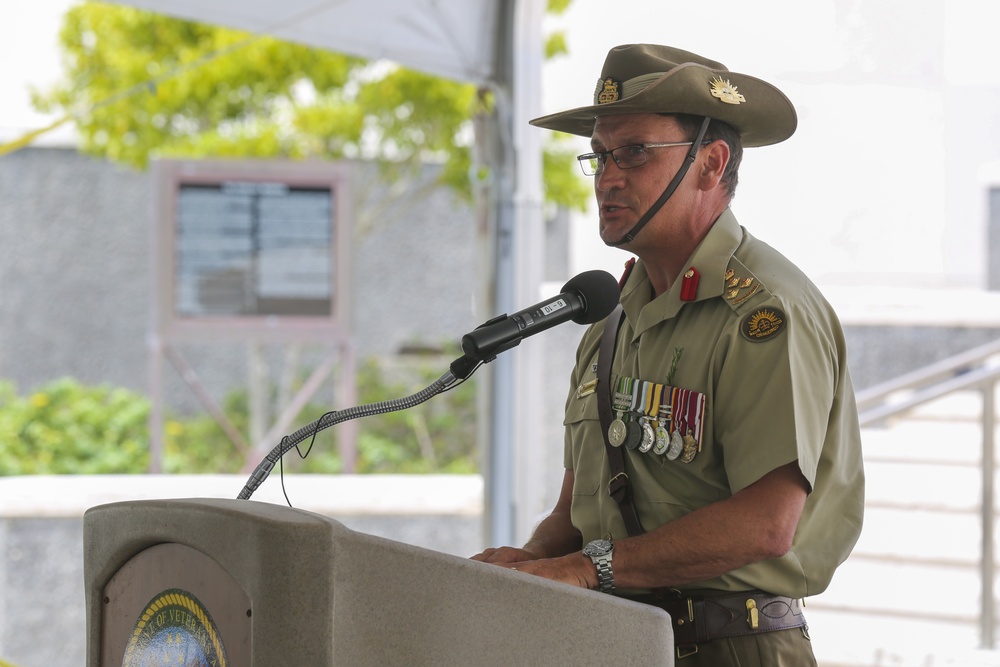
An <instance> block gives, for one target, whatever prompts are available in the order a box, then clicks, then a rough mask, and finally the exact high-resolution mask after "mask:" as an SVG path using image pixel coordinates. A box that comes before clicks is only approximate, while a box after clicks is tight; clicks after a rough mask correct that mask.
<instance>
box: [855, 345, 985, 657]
mask: <svg viewBox="0 0 1000 667" xmlns="http://www.w3.org/2000/svg"><path fill="white" fill-rule="evenodd" d="M998 356H1000V341H995V342H993V343H989V344H987V345H983V346H980V347H977V348H973V349H971V350H968V351H966V352H963V353H961V354H957V355H955V356H953V357H949V358H947V359H945V360H943V361H940V362H937V363H934V364H931V365H929V366H926V367H924V368H921V369H919V370H916V371H913V372H912V373H907V374H906V375H903V376H900V377H898V378H895V379H893V380H890V381H887V382H884V383H882V384H879V385H876V386H873V387H869V388H867V389H865V390H862V391H859V392H858V393H857V395H856V398H857V403H858V411H859V419H860V422H861V427H862V428H865V427H873V426H877V425H880V424H882V423H884V422H885V421H886V420H888V419H890V418H892V417H897V416H903V415H906V414H907V413H910V412H912V411H913V410H914V409H915V408H918V407H920V406H922V405H925V404H927V403H930V402H932V401H935V400H937V399H940V398H943V397H945V396H947V395H949V394H954V393H956V392H979V394H980V396H981V398H982V410H981V413H980V421H981V423H980V426H981V432H982V453H981V459H980V468H981V475H982V495H981V501H980V511H981V517H980V519H981V530H982V547H981V553H980V554H979V568H980V584H981V594H980V612H979V619H978V621H979V634H980V640H981V647H982V648H987V649H993V648H996V627H995V626H996V620H995V609H996V594H995V591H994V581H995V562H996V561H995V553H994V525H995V519H996V508H995V503H994V488H995V481H996V480H995V477H996V458H995V457H996V451H995V444H996V442H995V440H996V415H995V405H996V404H995V397H996V385H997V382H998V381H1000V364H997V363H996V358H997V357H998ZM886 507H888V508H891V509H913V508H912V507H909V506H907V507H904V506H902V505H900V506H893V505H892V504H891V503H882V504H880V508H886ZM935 509H940V508H935ZM861 557H862V558H870V559H879V558H878V557H874V556H870V555H863V554H862V555H861ZM910 562H921V563H922V564H930V565H940V566H944V567H953V566H956V565H958V566H962V565H964V563H955V562H951V561H948V562H944V561H934V560H921V559H919V558H918V557H913V558H912V559H910ZM913 615H914V617H917V616H919V614H913Z"/></svg>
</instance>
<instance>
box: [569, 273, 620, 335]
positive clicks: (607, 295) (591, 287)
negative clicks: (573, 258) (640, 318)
mask: <svg viewBox="0 0 1000 667" xmlns="http://www.w3.org/2000/svg"><path fill="white" fill-rule="evenodd" d="M562 291H563V292H576V293H577V294H579V295H580V296H581V297H583V302H584V308H583V311H582V312H580V313H577V315H576V317H574V318H573V321H574V322H576V323H577V324H593V323H594V322H600V321H601V320H603V319H604V318H605V317H607V316H608V315H610V314H611V311H612V310H614V309H615V306H617V305H618V297H619V296H620V295H621V289H620V288H619V287H618V281H617V280H615V277H614V276H613V275H611V274H610V273H608V272H607V271H601V270H599V269H595V270H594V271H584V272H583V273H581V274H578V275H576V276H574V277H572V278H570V279H569V282H567V283H566V284H565V285H563V288H562Z"/></svg>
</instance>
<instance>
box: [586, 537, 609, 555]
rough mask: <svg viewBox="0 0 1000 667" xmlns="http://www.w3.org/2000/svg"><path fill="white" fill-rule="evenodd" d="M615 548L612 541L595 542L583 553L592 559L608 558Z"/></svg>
mask: <svg viewBox="0 0 1000 667" xmlns="http://www.w3.org/2000/svg"><path fill="white" fill-rule="evenodd" d="M613 547H614V545H613V544H612V543H611V541H610V540H594V541H593V542H591V543H589V544H588V545H587V546H585V547H584V548H583V553H585V554H587V555H588V556H590V557H591V558H593V557H594V556H606V555H608V554H609V553H611V549H612V548H613Z"/></svg>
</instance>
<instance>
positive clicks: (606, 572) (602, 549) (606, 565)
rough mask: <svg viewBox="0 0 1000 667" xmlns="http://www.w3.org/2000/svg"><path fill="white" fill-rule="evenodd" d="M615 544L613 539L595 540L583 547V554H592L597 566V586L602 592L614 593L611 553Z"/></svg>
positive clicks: (591, 558)
mask: <svg viewBox="0 0 1000 667" xmlns="http://www.w3.org/2000/svg"><path fill="white" fill-rule="evenodd" d="M614 550H615V544H614V542H612V541H611V540H594V541H593V542H590V543H589V544H588V545H587V546H585V547H584V548H583V555H584V556H590V560H592V561H594V566H595V567H596V568H597V587H598V589H599V590H600V591H601V592H602V593H613V592H614V590H615V577H614V575H613V574H612V573H611V555H612V552H613V551H614Z"/></svg>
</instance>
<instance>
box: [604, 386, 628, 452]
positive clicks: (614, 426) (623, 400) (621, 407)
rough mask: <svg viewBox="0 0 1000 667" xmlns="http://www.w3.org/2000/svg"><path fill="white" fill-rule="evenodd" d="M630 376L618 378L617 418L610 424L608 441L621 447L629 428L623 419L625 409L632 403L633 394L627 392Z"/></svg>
mask: <svg viewBox="0 0 1000 667" xmlns="http://www.w3.org/2000/svg"><path fill="white" fill-rule="evenodd" d="M629 380H630V379H629V378H627V377H622V378H621V379H620V380H618V391H616V392H615V413H616V415H617V416H616V418H615V420H614V421H612V422H611V425H610V426H608V442H610V443H611V444H612V445H613V446H615V447H621V446H622V445H623V444H625V436H626V435H627V433H628V428H627V427H626V426H625V420H624V419H623V417H624V415H625V411H626V410H627V409H628V408H629V406H630V405H631V396H629V395H627V394H626V393H625V388H626V387H627V386H628V385H629Z"/></svg>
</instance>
